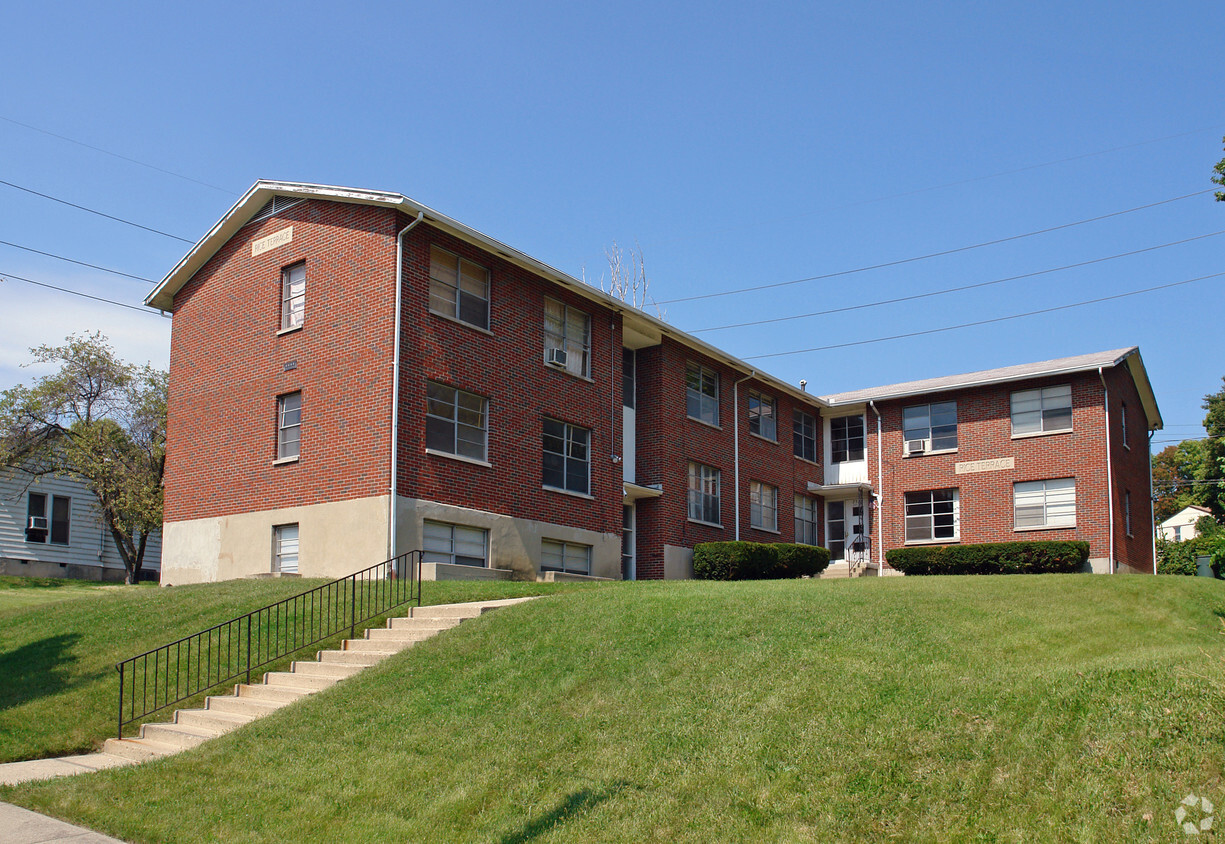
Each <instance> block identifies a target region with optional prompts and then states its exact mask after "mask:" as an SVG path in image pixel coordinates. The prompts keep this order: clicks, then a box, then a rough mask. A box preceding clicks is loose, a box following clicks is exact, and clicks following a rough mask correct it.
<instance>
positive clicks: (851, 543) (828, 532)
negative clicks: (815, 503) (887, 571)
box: [825, 498, 869, 562]
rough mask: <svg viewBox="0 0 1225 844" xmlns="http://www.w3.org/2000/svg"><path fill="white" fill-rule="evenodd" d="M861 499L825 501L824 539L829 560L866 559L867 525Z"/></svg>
mask: <svg viewBox="0 0 1225 844" xmlns="http://www.w3.org/2000/svg"><path fill="white" fill-rule="evenodd" d="M866 509H867V508H866V506H865V504H864V501H863V499H854V498H853V499H850V500H849V501H827V502H826V503H825V539H826V545H828V546H829V559H830V562H843V561H859V560H865V559H867V554H868V548H869V527H868V522H867V519H866V518H865V516H864V514H865V512H866Z"/></svg>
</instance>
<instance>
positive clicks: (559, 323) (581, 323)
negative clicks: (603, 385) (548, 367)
mask: <svg viewBox="0 0 1225 844" xmlns="http://www.w3.org/2000/svg"><path fill="white" fill-rule="evenodd" d="M550 310H553V311H555V313H550ZM576 335H577V336H576ZM553 349H560V350H562V351H564V352H565V353H566V364H565V366H564V367H560V366H559V367H558V368H559V369H565V371H566V372H569V373H570V374H571V375H577V376H579V377H580V378H590V377H591V315H590V314H588V313H587V312H586V311H580V310H579V309H578V308H572V307H570V306H569V305H567V304H566V303H565V302H562V301H560V300H558V299H554V298H552V297H550V296H546V297H545V299H544V360H545V363H549V352H550V351H551V350H553ZM553 365H554V366H556V364H553Z"/></svg>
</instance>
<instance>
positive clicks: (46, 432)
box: [0, 333, 167, 583]
mask: <svg viewBox="0 0 1225 844" xmlns="http://www.w3.org/2000/svg"><path fill="white" fill-rule="evenodd" d="M30 353H31V355H32V356H33V360H34V363H38V364H53V365H55V366H57V369H56V371H54V372H52V373H51V374H49V375H44V376H42V377H39V378H35V379H34V380H33V381H32V382H31V383H29V384H23V385H20V386H17V387H14V388H12V389H10V390H5V391H3V392H2V393H0V466H6V467H16V468H19V469H22V470H24V471H26V472H29V473H31V474H33V475H49V474H54V475H64V476H68V477H72V478H76V479H78V480H80V481H82V482H83V483H84V484H85V485H86V486H88V487H89V488H90V489H91V490H92V491H93V492H94V494H95V495H96V496H97V497H98V509H99V512H100V514H101V516H102V522H103V524H104V526H105V527H106V529H107V531H108V532H109V533H110V535H111V537H112V538H113V539H114V541H115V546H116V547H117V548H118V549H119V554H120V556H121V557H122V559H123V564H124V568H125V570H126V575H125V579H124V582H125V583H136V582H137V581H138V580H139V577H140V570H141V567H142V566H143V565H144V558H145V549H146V547H147V544H148V539H149V534H150V533H151V532H152V531H155V530H158V529H160V528H161V526H162V474H163V471H164V468H165V464H166V388H167V376H166V373H165V372H162V371H160V370H157V369H153V368H152V367H149V366H143V367H136V366H133V365H131V364H127V363H124V362H123V361H121V360H120V359H119V358H117V357H116V356H115V353H114V350H112V349H111V346H110V343H109V342H108V341H107V339H106V337H104V336H103V335H102V334H100V333H93V334H82V335H72V336H69V337H68V338H67V339H66V340H65V342H64V344H63V345H62V346H46V345H44V346H37V347H35V348H33V349H30Z"/></svg>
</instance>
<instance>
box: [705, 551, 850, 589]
mask: <svg viewBox="0 0 1225 844" xmlns="http://www.w3.org/2000/svg"><path fill="white" fill-rule="evenodd" d="M827 565H829V551H827V550H826V549H824V548H816V547H814V546H811V545H790V544H786V543H764V542H702V543H699V544H698V545H696V546H695V547H694V549H693V576H694V577H695V578H697V579H698V580H778V579H781V578H791V577H804V576H809V577H811V576H812V575H815V574H819V573H820V572H821V571H822V570H824V569H825V567H826V566H827Z"/></svg>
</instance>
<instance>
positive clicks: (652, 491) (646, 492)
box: [621, 481, 664, 504]
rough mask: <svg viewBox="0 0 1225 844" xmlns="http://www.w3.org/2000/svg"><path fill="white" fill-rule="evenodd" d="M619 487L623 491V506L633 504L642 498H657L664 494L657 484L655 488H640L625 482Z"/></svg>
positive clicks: (661, 487) (637, 485) (660, 486)
mask: <svg viewBox="0 0 1225 844" xmlns="http://www.w3.org/2000/svg"><path fill="white" fill-rule="evenodd" d="M621 486H622V489H623V493H622V498H621V501H622V503H624V504H633V503H634V502H635V501H638V500H640V499H643V498H659V497H660V496H661V495H663V494H664V488H663V486H662V485H659V484H657V485H655V486H640V485H639V484H635V483H630V482H629V481H625V482H624V483H622V485H621Z"/></svg>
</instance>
